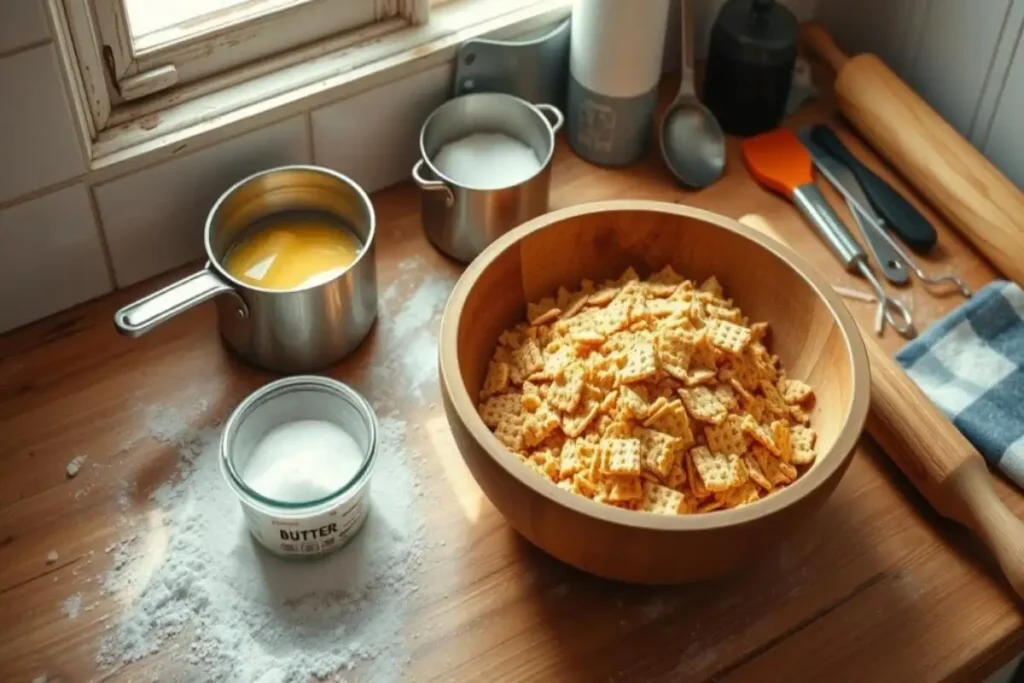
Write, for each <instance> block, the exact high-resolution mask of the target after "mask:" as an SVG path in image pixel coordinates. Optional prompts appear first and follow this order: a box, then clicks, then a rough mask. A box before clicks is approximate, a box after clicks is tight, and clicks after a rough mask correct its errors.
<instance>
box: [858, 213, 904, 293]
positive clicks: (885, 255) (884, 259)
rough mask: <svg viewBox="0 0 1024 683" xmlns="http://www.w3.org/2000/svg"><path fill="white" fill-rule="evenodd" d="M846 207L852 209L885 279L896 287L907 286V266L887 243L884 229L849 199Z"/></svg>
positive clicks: (861, 232)
mask: <svg viewBox="0 0 1024 683" xmlns="http://www.w3.org/2000/svg"><path fill="white" fill-rule="evenodd" d="M846 205H847V207H848V208H849V209H850V213H851V214H852V215H853V219H854V221H855V222H856V223H857V227H859V228H860V234H861V235H863V236H864V240H865V241H866V242H867V243H868V248H869V249H870V250H871V254H872V256H874V257H875V262H876V263H877V264H878V267H879V268H880V269H881V270H882V274H883V275H885V279H887V280H888V281H889V282H891V283H893V284H894V285H903V284H906V283H907V281H909V280H910V273H909V271H908V270H907V264H906V263H905V262H904V260H903V258H902V257H901V256H900V255H899V254H898V253H897V252H896V251H895V250H894V249H893V248H892V246H891V245H890V244H889V243H888V242H886V241H885V239H884V237H885V234H884V229H879V228H878V227H877V225H876V224H875V222H874V221H873V220H872V219H871V217H870V216H866V215H865V214H864V213H863V212H862V211H861V210H860V207H859V206H858V205H857V204H856V203H855V202H853V201H851V200H850V199H847V200H846Z"/></svg>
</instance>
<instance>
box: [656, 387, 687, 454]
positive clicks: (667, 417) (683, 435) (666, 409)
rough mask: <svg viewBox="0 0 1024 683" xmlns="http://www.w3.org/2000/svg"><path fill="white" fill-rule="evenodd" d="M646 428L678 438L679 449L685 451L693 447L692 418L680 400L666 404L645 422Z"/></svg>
mask: <svg viewBox="0 0 1024 683" xmlns="http://www.w3.org/2000/svg"><path fill="white" fill-rule="evenodd" d="M644 427H648V428H650V429H653V430H655V431H658V432H661V433H662V434H668V435H669V436H674V437H676V438H677V439H679V443H678V444H677V445H676V447H677V448H681V449H685V448H689V447H690V446H692V445H693V430H691V429H690V418H689V417H687V415H686V410H685V409H684V408H683V404H682V403H681V402H680V401H679V399H676V400H674V401H670V402H669V403H666V404H665V405H664V406H663V407H662V408H661V409H660V410H659V411H658V412H656V413H654V414H652V415H650V416H649V417H648V418H647V419H646V420H644Z"/></svg>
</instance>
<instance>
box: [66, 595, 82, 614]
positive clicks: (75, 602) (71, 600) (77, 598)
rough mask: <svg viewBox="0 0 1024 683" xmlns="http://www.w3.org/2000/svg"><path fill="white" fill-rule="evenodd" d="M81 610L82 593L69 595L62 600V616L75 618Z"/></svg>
mask: <svg viewBox="0 0 1024 683" xmlns="http://www.w3.org/2000/svg"><path fill="white" fill-rule="evenodd" d="M81 611H82V594H81V593H75V594H74V595H69V596H68V597H67V599H65V600H64V616H66V617H67V618H68V619H77V618H78V613H79V612H81Z"/></svg>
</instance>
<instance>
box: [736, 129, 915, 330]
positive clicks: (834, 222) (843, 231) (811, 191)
mask: <svg viewBox="0 0 1024 683" xmlns="http://www.w3.org/2000/svg"><path fill="white" fill-rule="evenodd" d="M741 147H742V149H743V158H744V160H745V161H746V163H747V168H748V169H750V174H751V175H752V176H754V179H755V180H757V182H759V183H761V184H762V185H764V186H765V187H767V188H768V189H769V190H772V191H773V192H777V193H778V194H781V195H782V196H783V197H786V198H787V199H789V200H791V201H792V202H793V203H794V204H796V206H797V208H798V209H800V212H801V213H803V215H804V217H805V218H806V219H807V221H808V222H809V223H810V224H811V226H813V227H814V229H815V231H816V232H817V233H818V235H819V236H820V237H821V239H823V240H824V241H825V244H827V245H828V246H829V248H830V249H831V250H832V252H833V253H834V254H835V255H836V257H837V258H838V259H839V262H840V263H842V264H843V267H844V268H846V269H847V270H848V271H850V272H851V273H855V274H858V275H860V276H861V277H863V278H864V279H866V280H867V281H868V282H869V283H871V287H872V289H874V290H875V295H876V296H877V297H878V316H877V318H876V321H875V330H876V331H877V332H878V333H879V334H881V332H882V327H883V324H884V321H888V322H889V324H890V325H892V326H893V328H895V330H896V331H897V332H899V333H900V334H901V335H903V336H904V337H907V338H912V337H914V336H916V335H917V331H916V330H915V329H914V322H913V320H911V318H910V312H909V311H907V309H906V308H904V306H903V304H901V303H900V302H899V301H897V300H896V299H893V298H891V297H890V296H889V295H888V294H887V293H886V291H885V288H884V287H882V283H880V282H879V281H878V279H877V278H876V277H875V274H874V272H872V270H871V264H870V263H869V262H868V255H867V253H866V252H865V251H864V249H862V248H861V246H860V244H859V243H858V242H857V240H855V239H854V238H853V235H851V234H850V231H849V230H848V229H847V227H846V226H845V225H844V224H843V222H842V221H841V220H839V216H837V215H836V212H835V211H833V210H832V207H831V206H830V205H829V203H828V202H827V201H826V200H825V197H824V196H822V194H821V191H820V190H818V187H817V186H816V185H815V184H814V176H813V174H812V168H813V162H812V161H811V154H810V152H808V151H807V148H806V147H804V146H803V143H801V142H800V138H798V137H797V136H796V133H794V132H793V131H791V130H788V129H786V128H779V129H777V130H773V131H771V132H769V133H764V134H762V135H757V136H755V137H752V138H747V139H746V140H744V141H743V143H742V145H741Z"/></svg>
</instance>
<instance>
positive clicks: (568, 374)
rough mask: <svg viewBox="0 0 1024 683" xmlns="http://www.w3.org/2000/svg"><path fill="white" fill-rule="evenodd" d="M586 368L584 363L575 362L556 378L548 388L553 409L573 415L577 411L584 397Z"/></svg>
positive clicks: (549, 401) (548, 398)
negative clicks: (581, 398)
mask: <svg viewBox="0 0 1024 683" xmlns="http://www.w3.org/2000/svg"><path fill="white" fill-rule="evenodd" d="M585 376H586V368H584V367H583V363H580V362H575V363H571V364H569V365H567V366H566V367H565V368H563V369H562V371H561V372H559V373H558V375H557V376H556V377H555V381H554V382H552V383H551V386H550V387H549V388H548V396H547V400H548V403H550V404H551V405H552V406H553V407H555V408H558V409H559V410H561V411H563V412H566V413H571V412H572V411H574V410H576V406H578V405H579V403H580V397H581V396H582V395H583V384H584V377H585Z"/></svg>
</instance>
